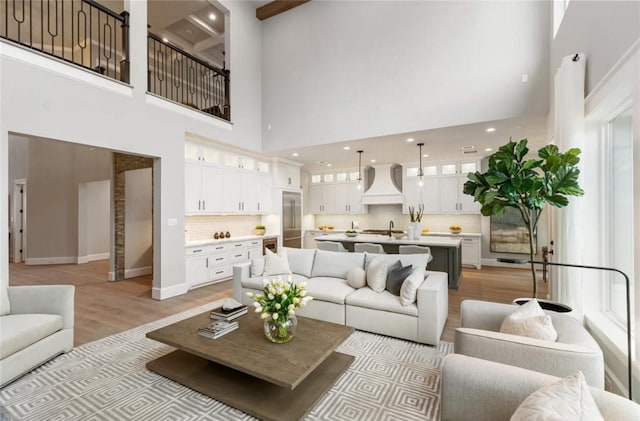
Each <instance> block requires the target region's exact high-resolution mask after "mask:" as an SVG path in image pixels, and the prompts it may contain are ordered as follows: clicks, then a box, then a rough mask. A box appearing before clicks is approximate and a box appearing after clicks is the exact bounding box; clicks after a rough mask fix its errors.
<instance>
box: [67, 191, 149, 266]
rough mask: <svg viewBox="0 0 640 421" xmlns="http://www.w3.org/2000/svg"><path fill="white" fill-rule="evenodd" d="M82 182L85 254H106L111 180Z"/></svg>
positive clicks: (109, 242) (109, 219) (108, 234)
mask: <svg viewBox="0 0 640 421" xmlns="http://www.w3.org/2000/svg"><path fill="white" fill-rule="evenodd" d="M83 184H84V185H85V186H86V202H85V204H86V215H87V225H86V234H87V256H89V257H90V259H91V258H97V257H100V256H105V255H107V256H108V255H109V250H110V249H111V238H110V233H111V230H110V229H109V227H110V226H111V180H103V181H92V182H89V183H83ZM149 189H151V186H149ZM78 255H80V253H78Z"/></svg>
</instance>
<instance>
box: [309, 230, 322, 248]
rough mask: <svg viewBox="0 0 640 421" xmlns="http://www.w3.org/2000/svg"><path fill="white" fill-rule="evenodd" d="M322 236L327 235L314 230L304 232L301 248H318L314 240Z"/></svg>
mask: <svg viewBox="0 0 640 421" xmlns="http://www.w3.org/2000/svg"><path fill="white" fill-rule="evenodd" d="M323 235H327V233H326V232H324V231H315V230H308V231H305V233H304V241H303V248H306V249H315V248H318V244H317V242H316V238H318V237H320V236H323Z"/></svg>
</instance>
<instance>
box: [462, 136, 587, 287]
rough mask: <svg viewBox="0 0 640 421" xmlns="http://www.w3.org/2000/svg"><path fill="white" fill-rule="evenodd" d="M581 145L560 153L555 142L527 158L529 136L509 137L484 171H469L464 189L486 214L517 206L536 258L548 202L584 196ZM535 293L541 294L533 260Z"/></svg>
mask: <svg viewBox="0 0 640 421" xmlns="http://www.w3.org/2000/svg"><path fill="white" fill-rule="evenodd" d="M580 152H581V151H580V149H578V148H572V149H569V150H568V151H566V152H565V153H560V152H559V151H558V147H557V146H555V145H547V146H545V147H544V148H542V149H540V150H539V151H538V158H533V159H525V157H526V156H527V154H528V153H529V148H528V147H527V139H522V140H520V141H519V142H514V141H512V140H509V143H507V144H506V145H504V146H501V147H500V148H499V149H498V151H497V152H496V153H494V154H493V155H491V156H490V157H489V166H488V168H487V171H486V172H485V173H480V172H479V171H478V172H475V173H469V175H468V176H467V177H468V178H469V180H468V181H467V182H466V183H465V184H464V193H465V194H468V195H471V196H473V197H474V199H475V201H476V202H478V203H480V205H481V206H482V207H481V209H480V212H481V213H482V214H483V215H484V216H491V215H496V216H503V215H504V211H505V208H508V207H510V208H516V209H518V211H519V212H520V215H521V216H522V220H523V221H524V223H525V225H526V227H527V231H528V233H529V260H533V254H534V251H535V250H534V248H533V233H534V232H535V229H536V225H537V224H538V220H539V217H540V214H541V213H542V210H543V209H544V207H545V205H546V204H549V205H551V206H555V207H557V208H563V207H565V206H567V205H568V204H569V199H568V196H582V194H583V193H584V191H583V190H582V189H581V188H580V186H579V185H578V176H579V175H580V170H579V169H578V167H577V164H578V162H580V158H579V155H580ZM531 274H532V276H533V297H534V298H536V297H537V295H538V283H537V280H536V271H535V267H534V264H533V263H531Z"/></svg>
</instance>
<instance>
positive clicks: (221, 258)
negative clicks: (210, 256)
mask: <svg viewBox="0 0 640 421" xmlns="http://www.w3.org/2000/svg"><path fill="white" fill-rule="evenodd" d="M216 260H224V257H218V258H217V259H216Z"/></svg>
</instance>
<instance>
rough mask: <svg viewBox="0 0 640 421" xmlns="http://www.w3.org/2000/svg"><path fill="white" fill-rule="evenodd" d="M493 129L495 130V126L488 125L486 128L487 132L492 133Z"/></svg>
mask: <svg viewBox="0 0 640 421" xmlns="http://www.w3.org/2000/svg"><path fill="white" fill-rule="evenodd" d="M495 131H496V128H495V127H488V128H487V133H493V132H495Z"/></svg>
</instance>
